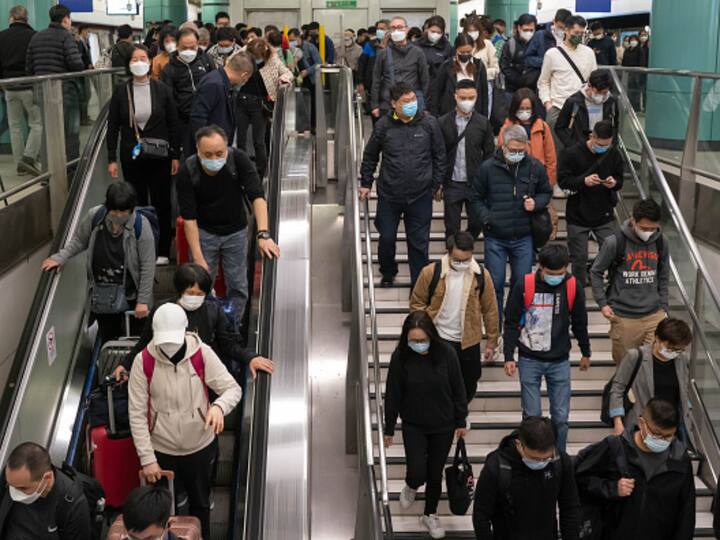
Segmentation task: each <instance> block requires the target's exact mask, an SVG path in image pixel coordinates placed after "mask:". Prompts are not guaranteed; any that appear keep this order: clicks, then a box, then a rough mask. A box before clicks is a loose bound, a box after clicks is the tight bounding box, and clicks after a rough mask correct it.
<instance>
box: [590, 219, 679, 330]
mask: <svg viewBox="0 0 720 540" xmlns="http://www.w3.org/2000/svg"><path fill="white" fill-rule="evenodd" d="M621 234H623V235H624V236H625V256H624V258H623V264H621V265H619V266H617V267H615V261H616V259H617V237H616V236H609V237H608V238H607V239H606V240H605V243H604V244H603V246H602V248H601V249H600V253H598V256H597V258H596V259H595V263H594V264H593V266H592V269H591V270H590V278H591V280H592V290H593V296H594V297H595V300H596V301H597V303H598V305H599V306H600V307H601V308H603V307H605V306H606V305H610V307H612V309H613V311H614V312H615V313H616V314H617V315H618V316H620V317H628V318H630V319H639V318H641V317H645V316H646V315H651V314H653V313H655V312H657V311H658V310H660V309H664V310H665V311H667V309H668V280H669V276H670V264H669V261H670V253H669V246H668V241H667V238H665V237H663V238H662V242H663V244H662V245H663V249H662V260H660V261H659V260H658V258H659V257H658V253H657V242H656V240H657V239H658V237H659V236H660V235H662V232H660V231H657V232H656V233H655V234H653V235H652V236H651V237H650V239H649V240H648V241H647V242H643V241H642V240H641V239H640V238H638V236H637V235H636V234H635V230H634V229H633V226H632V225H631V224H630V220H627V221H626V222H625V223H623V224H622V227H621ZM607 270H610V271H611V272H612V273H613V274H614V275H612V276H609V278H610V282H611V284H610V287H609V288H608V290H607V291H606V290H605V283H604V279H603V278H604V276H605V272H606V271H607Z"/></svg>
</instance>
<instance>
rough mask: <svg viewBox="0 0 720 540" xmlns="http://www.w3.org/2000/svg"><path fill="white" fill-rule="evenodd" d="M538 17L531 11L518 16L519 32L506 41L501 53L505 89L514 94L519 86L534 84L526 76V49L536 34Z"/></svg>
mask: <svg viewBox="0 0 720 540" xmlns="http://www.w3.org/2000/svg"><path fill="white" fill-rule="evenodd" d="M536 28H537V18H536V17H535V15H531V14H530V13H523V14H522V15H520V17H518V21H517V32H515V34H514V35H513V36H512V37H511V38H510V39H509V40H507V42H506V43H505V45H504V46H503V48H502V52H501V53H500V71H502V74H503V76H504V77H505V91H506V92H509V93H510V94H512V93H513V92H515V90H517V89H518V88H523V87H525V86H532V85H533V83H534V81H529V80H527V77H525V50H526V49H527V46H528V43H530V40H531V39H532V38H533V36H534V35H535V29H536Z"/></svg>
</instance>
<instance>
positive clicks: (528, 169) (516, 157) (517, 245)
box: [468, 125, 552, 324]
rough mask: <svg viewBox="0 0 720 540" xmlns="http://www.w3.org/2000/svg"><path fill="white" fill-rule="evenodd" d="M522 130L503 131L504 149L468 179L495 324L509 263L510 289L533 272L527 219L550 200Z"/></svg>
mask: <svg viewBox="0 0 720 540" xmlns="http://www.w3.org/2000/svg"><path fill="white" fill-rule="evenodd" d="M527 148H528V135H527V132H526V131H525V129H524V128H523V127H522V126H518V125H514V126H510V127H509V128H507V129H506V130H505V131H504V132H503V147H502V148H501V149H499V150H498V151H497V152H496V153H495V155H494V156H493V157H492V158H490V159H488V160H486V161H485V162H484V163H483V164H482V165H481V166H480V168H479V169H478V171H477V172H476V173H471V176H470V188H471V192H470V204H469V208H468V210H469V215H470V216H472V219H473V220H474V221H475V222H476V223H482V225H483V228H484V229H485V268H487V270H488V271H489V272H490V276H492V279H493V285H494V286H495V294H496V295H497V301H498V311H499V312H500V314H501V315H500V323H501V324H502V308H503V305H504V302H503V300H504V296H505V294H504V292H505V266H506V264H507V262H508V260H509V261H510V268H511V272H512V274H511V276H510V287H512V286H514V285H515V283H516V282H517V281H519V280H520V279H521V278H522V276H524V275H525V274H527V273H528V272H530V270H531V269H532V264H533V259H534V253H533V239H532V232H531V229H530V221H531V217H532V214H533V213H535V212H539V211H541V210H543V209H544V208H545V207H546V206H547V205H548V203H549V202H550V198H551V196H552V187H551V186H550V181H549V180H548V175H547V172H546V170H545V166H544V165H543V164H542V163H540V162H539V161H538V160H536V159H535V158H533V157H532V156H529V155H528V153H527Z"/></svg>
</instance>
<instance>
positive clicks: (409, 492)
mask: <svg viewBox="0 0 720 540" xmlns="http://www.w3.org/2000/svg"><path fill="white" fill-rule="evenodd" d="M415 495H417V489H413V488H411V487H410V486H408V485H407V484H405V485H404V486H403V488H402V491H401V492H400V508H402V509H403V510H407V509H408V508H410V507H411V506H412V503H414V502H415Z"/></svg>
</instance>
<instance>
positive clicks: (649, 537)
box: [575, 397, 696, 540]
mask: <svg viewBox="0 0 720 540" xmlns="http://www.w3.org/2000/svg"><path fill="white" fill-rule="evenodd" d="M641 410H642V415H641V416H640V417H639V418H638V422H637V426H635V425H629V426H628V427H627V429H626V430H625V432H624V433H622V434H621V435H611V436H609V437H606V438H605V439H603V440H602V441H600V442H598V443H596V444H593V445H591V446H589V447H588V448H585V449H584V450H581V451H580V453H579V454H578V458H577V461H576V464H575V478H576V480H577V485H578V491H579V493H580V499H581V500H582V501H592V502H593V503H594V504H601V505H603V507H604V509H605V512H603V513H602V515H603V519H602V530H603V535H602V537H603V538H612V539H613V540H681V539H683V540H685V539H690V538H693V537H694V536H695V516H696V514H695V478H694V476H695V475H694V474H693V467H692V463H691V461H690V457H689V455H688V452H687V446H686V445H685V444H684V443H683V442H682V441H681V440H680V439H679V438H678V437H677V433H678V427H679V418H678V410H677V407H675V406H674V405H673V404H672V403H670V402H668V401H666V400H665V399H662V398H659V397H654V398H652V399H650V400H649V401H648V402H647V403H646V404H645V405H644V407H643V408H642V409H641Z"/></svg>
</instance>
